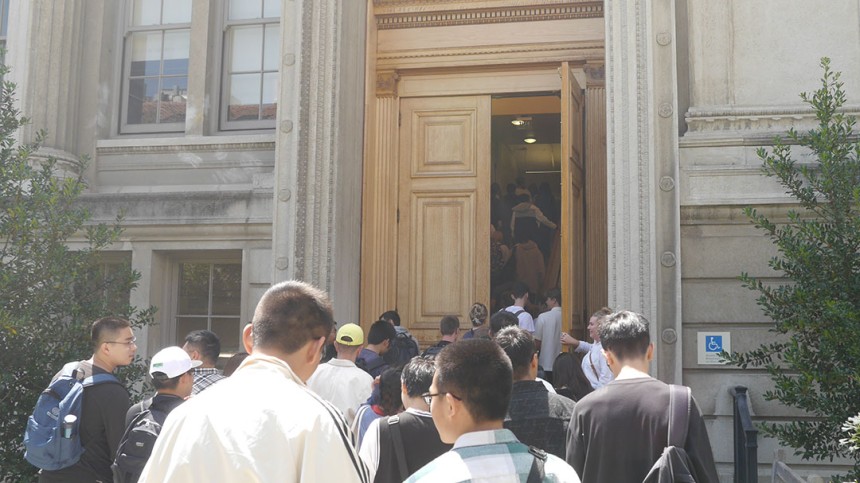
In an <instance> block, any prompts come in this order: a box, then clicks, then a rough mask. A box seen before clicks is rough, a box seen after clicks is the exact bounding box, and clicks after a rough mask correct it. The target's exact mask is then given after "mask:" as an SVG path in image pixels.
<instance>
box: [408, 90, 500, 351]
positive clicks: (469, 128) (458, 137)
mask: <svg viewBox="0 0 860 483" xmlns="http://www.w3.org/2000/svg"><path fill="white" fill-rule="evenodd" d="M400 115H401V126H400V161H399V166H400V174H399V177H398V179H399V186H398V188H397V189H398V191H399V196H398V213H399V221H398V243H397V246H398V253H397V284H396V286H397V310H398V311H399V312H400V314H401V316H402V318H403V320H404V321H405V322H406V323H407V324H408V325H409V326H410V327H414V328H426V329H433V330H434V331H438V328H439V319H440V318H441V317H442V316H443V315H457V316H458V317H460V320H461V321H464V322H465V321H466V320H468V311H469V308H470V307H471V305H472V303H473V302H475V301H481V302H484V303H485V304H486V303H487V301H488V298H489V270H487V267H489V258H490V254H489V236H490V235H489V223H488V222H487V220H489V217H490V207H489V184H490V173H489V170H490V162H489V151H490V98H489V96H463V97H430V98H411V99H410V98H406V99H402V100H401V111H400ZM428 335H429V334H428Z"/></svg>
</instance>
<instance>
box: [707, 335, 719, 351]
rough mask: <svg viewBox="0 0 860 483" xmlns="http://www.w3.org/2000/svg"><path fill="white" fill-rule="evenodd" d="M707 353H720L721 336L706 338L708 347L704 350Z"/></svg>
mask: <svg viewBox="0 0 860 483" xmlns="http://www.w3.org/2000/svg"><path fill="white" fill-rule="evenodd" d="M706 351H707V352H722V351H723V337H722V336H716V335H713V336H710V337H708V347H707V348H706Z"/></svg>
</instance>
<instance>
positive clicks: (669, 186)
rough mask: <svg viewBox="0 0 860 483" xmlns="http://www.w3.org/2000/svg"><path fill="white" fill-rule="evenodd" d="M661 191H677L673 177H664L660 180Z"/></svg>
mask: <svg viewBox="0 0 860 483" xmlns="http://www.w3.org/2000/svg"><path fill="white" fill-rule="evenodd" d="M660 189H661V190H663V191H672V190H673V189H675V179H674V178H672V177H671V176H663V177H662V178H660Z"/></svg>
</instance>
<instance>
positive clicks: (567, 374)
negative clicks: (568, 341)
mask: <svg viewBox="0 0 860 483" xmlns="http://www.w3.org/2000/svg"><path fill="white" fill-rule="evenodd" d="M552 382H553V385H554V386H555V387H556V389H562V388H567V389H569V390H570V393H571V395H572V396H573V400H575V401H579V400H580V399H582V398H583V397H584V396H585V395H586V394H588V393H590V392H592V391H594V388H593V387H591V382H590V381H589V380H588V378H587V377H585V373H584V372H582V361H581V360H580V359H579V357H578V356H576V355H574V354H571V353H570V352H562V353H561V354H559V355H558V356H557V357H556V358H555V362H553V364H552Z"/></svg>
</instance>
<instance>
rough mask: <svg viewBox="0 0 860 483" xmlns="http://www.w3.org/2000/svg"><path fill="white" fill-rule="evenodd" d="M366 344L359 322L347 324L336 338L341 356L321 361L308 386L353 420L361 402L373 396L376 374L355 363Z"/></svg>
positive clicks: (338, 354) (349, 421)
mask: <svg viewBox="0 0 860 483" xmlns="http://www.w3.org/2000/svg"><path fill="white" fill-rule="evenodd" d="M362 345H364V332H363V331H362V330H361V327H359V326H358V325H356V324H344V326H343V327H341V328H340V329H338V331H337V335H336V336H335V338H334V347H335V350H337V358H336V359H332V360H330V361H328V362H327V363H325V364H320V365H319V367H317V370H316V371H315V372H314V374H313V376H311V378H310V379H308V387H310V388H311V390H312V391H314V392H315V393H317V394H318V395H319V396H320V397H322V398H323V399H325V400H326V401H328V402H330V403H332V405H334V407H336V408H338V409H340V411H341V412H342V413H343V415H344V417H345V418H346V421H347V422H348V423H349V424H352V422H353V420H354V419H355V412H356V409H357V408H358V406H360V405H361V403H363V402H364V401H366V400H367V398H368V397H370V393H371V391H372V389H373V377H371V376H370V374H368V373H367V372H365V371H363V370H361V369H359V368H358V366H356V365H355V359H356V357H358V354H359V352H361V347H362Z"/></svg>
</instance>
